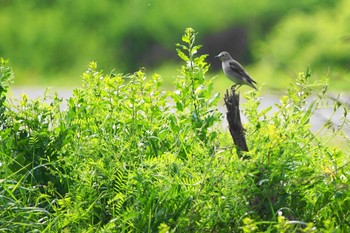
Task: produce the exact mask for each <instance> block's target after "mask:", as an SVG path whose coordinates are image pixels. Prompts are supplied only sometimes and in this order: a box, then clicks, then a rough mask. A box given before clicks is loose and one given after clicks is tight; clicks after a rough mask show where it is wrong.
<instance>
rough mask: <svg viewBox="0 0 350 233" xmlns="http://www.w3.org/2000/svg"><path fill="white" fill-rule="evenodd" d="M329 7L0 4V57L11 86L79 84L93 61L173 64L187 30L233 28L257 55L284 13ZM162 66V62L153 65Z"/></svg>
mask: <svg viewBox="0 0 350 233" xmlns="http://www.w3.org/2000/svg"><path fill="white" fill-rule="evenodd" d="M335 4H336V2H335V1H333V0H323V1H318V0H299V1H287V2H285V1H280V0H270V1H256V0H245V1H241V0H231V1H213V0H201V1H187V0H177V1H163V0H147V1H146V0H128V1H123V0H119V1H114V0H90V1H89V2H88V3H87V2H86V1H84V0H75V1H69V0H45V1H43V0H35V1H33V0H27V1H18V0H17V1H16V0H13V1H1V2H0V26H1V27H0V55H1V56H3V57H7V58H9V59H10V60H11V62H12V64H13V66H14V69H15V71H16V73H17V74H21V75H20V77H19V79H17V81H16V84H18V83H25V84H26V85H33V83H35V84H37V83H39V84H43V83H45V82H54V80H56V79H57V78H58V77H59V78H62V79H64V80H66V81H70V82H71V80H72V76H73V75H72V73H74V74H75V76H76V77H78V75H77V74H79V73H80V72H81V70H82V69H83V68H84V67H85V65H86V63H87V62H88V61H91V60H97V61H99V62H100V66H101V67H102V68H103V69H107V70H109V69H111V67H115V66H117V67H118V70H120V71H122V72H130V71H135V70H137V69H139V68H140V67H143V66H149V63H150V61H151V60H152V59H153V58H152V56H153V55H154V54H159V53H161V54H163V53H165V54H167V52H168V56H165V57H166V58H168V57H169V56H170V57H174V56H173V53H172V51H173V49H172V48H173V45H174V44H175V43H176V42H177V41H178V35H180V34H181V32H182V31H183V29H184V28H185V27H189V26H190V27H194V28H196V29H197V30H199V31H200V32H201V33H200V36H201V37H202V38H203V37H205V36H206V35H209V34H216V33H219V32H220V31H221V30H223V29H227V28H231V27H240V28H244V30H246V31H247V32H248V34H249V40H251V41H249V42H247V43H248V44H249V48H248V50H249V52H248V54H253V55H255V54H256V53H255V48H254V42H255V41H261V39H262V38H263V35H265V34H266V33H267V32H268V31H269V30H271V28H273V26H274V25H275V24H276V23H277V22H278V21H279V20H280V19H282V18H284V17H285V16H287V15H288V14H289V13H290V12H308V14H311V13H312V12H314V11H316V10H317V9H319V8H321V9H323V8H324V9H332V8H333V6H334V5H335ZM321 30H322V31H323V29H321ZM250 42H253V43H250ZM279 49H280V48H279ZM284 49H285V48H283V50H284ZM217 52H220V51H217ZM152 54H153V55H152ZM211 55H214V54H211ZM215 55H216V54H215ZM163 61H164V57H161V58H160V59H158V60H155V61H153V62H154V64H153V65H154V66H156V65H157V66H159V65H161V63H162V62H163ZM305 62H308V61H305ZM75 76H73V77H75ZM264 78H266V77H264ZM37 79H40V80H37ZM20 81H21V82H20ZM79 81H80V80H79V79H77V81H76V82H74V83H75V84H76V83H78V82H79ZM166 81H168V80H166ZM59 83H60V84H62V83H63V82H59ZM64 83H65V82H64Z"/></svg>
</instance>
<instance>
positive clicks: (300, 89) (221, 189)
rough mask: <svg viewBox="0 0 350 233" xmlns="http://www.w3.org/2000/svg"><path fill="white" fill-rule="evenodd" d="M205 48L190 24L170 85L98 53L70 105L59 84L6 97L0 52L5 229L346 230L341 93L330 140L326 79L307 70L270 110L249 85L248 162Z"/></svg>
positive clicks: (0, 190)
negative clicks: (40, 92) (104, 62)
mask: <svg viewBox="0 0 350 233" xmlns="http://www.w3.org/2000/svg"><path fill="white" fill-rule="evenodd" d="M199 49H200V46H197V45H196V44H195V32H194V31H193V30H192V29H190V28H189V29H187V30H186V32H185V34H184V35H183V37H182V44H178V45H177V53H178V55H179V57H180V58H181V60H182V61H183V65H182V66H181V69H180V74H179V76H178V77H177V78H176V80H174V85H175V87H176V88H175V90H174V91H164V90H163V89H162V88H161V82H162V77H161V76H160V75H157V74H154V75H152V76H151V77H150V76H149V75H148V74H147V73H146V72H145V71H143V70H140V71H137V72H135V73H133V74H130V75H120V74H115V73H114V72H111V73H110V74H104V73H103V72H102V71H100V70H99V69H98V68H97V65H96V63H95V62H91V63H90V65H89V68H88V70H87V71H86V72H85V73H84V74H83V76H82V79H83V80H82V87H81V88H78V89H75V90H74V91H73V97H71V98H70V99H68V100H67V108H66V109H65V110H61V109H60V105H61V104H62V102H63V100H62V99H61V98H60V97H59V96H57V95H56V94H53V93H47V94H46V95H45V96H44V97H43V99H36V100H28V99H27V98H26V97H25V96H24V97H23V99H22V100H21V102H20V103H19V104H18V105H16V106H12V105H9V103H8V102H7V101H6V93H7V91H8V89H9V84H10V83H11V82H12V79H13V73H12V71H11V69H10V68H9V67H8V65H7V64H6V62H5V60H3V59H2V60H1V68H0V87H1V88H0V118H1V121H0V128H1V130H0V139H1V141H0V143H1V147H0V166H1V170H0V196H1V198H0V202H1V203H0V232H30V231H33V232H34V231H39V232H162V233H165V232H261V231H267V232H277V231H278V232H348V231H349V230H350V222H349V219H350V218H349V217H350V191H349V185H350V174H349V166H350V164H349V152H348V151H345V150H344V151H343V150H341V149H337V148H336V147H334V146H332V145H329V144H328V142H329V140H331V139H332V138H334V137H336V135H340V136H341V135H342V131H341V130H342V127H343V126H345V125H349V119H347V118H346V114H347V111H348V110H349V108H348V106H343V105H342V104H341V103H340V102H336V103H335V105H334V111H344V119H343V122H341V124H340V127H338V128H336V129H333V130H331V125H330V124H327V125H325V127H324V128H323V133H322V137H321V136H319V135H321V133H317V134H314V133H312V132H311V131H310V124H309V121H310V117H311V116H312V114H313V113H314V112H315V110H317V109H318V108H320V107H322V106H323V105H324V104H325V103H326V100H327V97H326V92H327V85H325V84H322V83H310V73H309V72H306V73H301V74H299V76H298V79H297V80H296V82H295V84H291V85H290V87H289V89H288V91H287V92H286V94H285V95H284V96H283V97H282V98H281V102H280V104H278V105H277V108H278V110H277V112H276V113H274V114H268V113H269V111H270V110H271V107H270V108H267V109H264V110H262V111H259V110H258V106H259V104H260V102H259V92H255V91H250V92H247V94H246V95H245V97H246V98H247V102H246V103H245V104H244V106H242V109H244V114H245V115H246V116H247V118H248V124H247V125H246V126H245V128H246V135H247V140H248V146H249V148H250V152H248V153H247V155H248V156H249V157H250V159H247V160H242V159H239V158H238V156H237V154H236V150H235V148H234V147H232V142H231V139H230V136H229V134H228V133H227V132H224V131H223V130H222V129H221V128H220V126H221V121H222V116H221V114H220V113H219V112H218V111H217V109H216V108H217V107H216V106H217V103H218V101H219V99H220V95H219V94H218V93H214V92H213V82H212V79H208V78H206V75H207V72H208V68H209V66H208V64H207V63H206V62H205V58H206V56H205V55H198V50H199ZM318 89H319V90H320V91H319V93H320V94H319V95H318V96H317V98H316V99H314V100H312V101H311V103H309V104H307V101H306V99H307V97H309V96H310V93H311V90H318ZM327 132H329V133H327Z"/></svg>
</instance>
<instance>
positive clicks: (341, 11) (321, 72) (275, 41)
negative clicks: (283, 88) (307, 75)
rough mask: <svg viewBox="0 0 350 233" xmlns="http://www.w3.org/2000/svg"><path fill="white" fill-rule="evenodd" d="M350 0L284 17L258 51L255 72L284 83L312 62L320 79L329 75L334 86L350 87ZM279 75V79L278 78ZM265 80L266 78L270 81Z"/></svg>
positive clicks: (346, 88)
mask: <svg viewBox="0 0 350 233" xmlns="http://www.w3.org/2000/svg"><path fill="white" fill-rule="evenodd" d="M349 18H350V1H347V0H341V1H338V3H337V5H336V7H334V8H332V9H328V8H324V9H323V8H320V9H318V10H317V11H316V12H314V13H312V14H309V13H302V12H298V13H294V14H291V15H289V16H287V17H285V18H284V19H283V20H281V21H280V22H279V23H278V24H277V25H276V27H275V28H274V29H273V30H272V32H271V33H270V35H269V36H268V37H267V38H266V40H265V41H264V42H259V43H258V44H259V45H258V46H257V48H259V49H257V51H258V52H257V53H256V54H255V55H256V57H257V58H258V60H259V62H258V63H257V64H256V67H255V69H256V70H255V73H257V74H264V76H265V77H266V78H267V79H268V77H269V78H270V80H271V81H267V82H268V83H271V82H274V83H275V85H276V86H278V84H277V83H284V82H285V80H288V79H290V77H294V76H295V74H296V72H297V71H298V70H300V69H304V67H305V65H306V64H307V65H309V66H310V67H311V69H314V70H315V73H316V74H317V75H318V77H319V79H321V78H323V77H325V76H328V77H330V78H331V81H332V82H331V84H332V87H337V89H342V90H349V88H350V74H349V67H350V62H349V61H350V53H349V52H348V51H349V50H350V35H349ZM276 77H278V78H276ZM267 79H266V80H267Z"/></svg>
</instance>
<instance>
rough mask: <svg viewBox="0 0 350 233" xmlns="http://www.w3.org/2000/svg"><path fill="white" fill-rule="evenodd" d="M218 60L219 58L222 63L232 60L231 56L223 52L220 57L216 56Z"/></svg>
mask: <svg viewBox="0 0 350 233" xmlns="http://www.w3.org/2000/svg"><path fill="white" fill-rule="evenodd" d="M215 57H216V58H219V59H220V60H221V61H227V60H230V59H232V58H231V55H230V54H229V53H228V52H225V51H223V52H221V53H220V54H219V55H217V56H215Z"/></svg>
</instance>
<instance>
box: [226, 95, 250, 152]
mask: <svg viewBox="0 0 350 233" xmlns="http://www.w3.org/2000/svg"><path fill="white" fill-rule="evenodd" d="M224 101H225V105H226V108H227V113H226V118H227V121H228V125H229V129H230V133H231V137H232V139H233V142H234V144H235V145H236V147H237V152H238V155H239V156H241V153H240V152H241V151H248V146H247V142H246V140H245V133H244V128H243V126H242V122H241V115H240V112H239V93H238V94H236V91H235V90H233V89H231V93H230V94H229V92H228V90H226V94H225V97H224Z"/></svg>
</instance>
